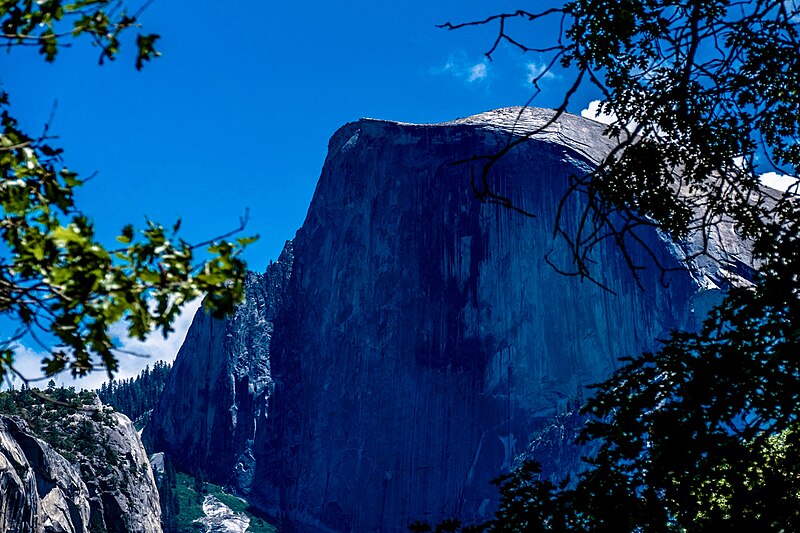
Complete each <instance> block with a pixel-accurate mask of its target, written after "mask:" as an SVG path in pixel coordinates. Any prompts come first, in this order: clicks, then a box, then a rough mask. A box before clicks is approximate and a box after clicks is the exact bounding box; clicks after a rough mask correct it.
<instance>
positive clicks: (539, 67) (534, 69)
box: [525, 61, 556, 85]
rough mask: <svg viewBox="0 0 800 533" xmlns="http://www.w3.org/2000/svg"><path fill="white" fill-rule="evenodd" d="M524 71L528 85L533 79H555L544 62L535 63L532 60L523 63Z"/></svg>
mask: <svg viewBox="0 0 800 533" xmlns="http://www.w3.org/2000/svg"><path fill="white" fill-rule="evenodd" d="M525 72H526V76H525V79H526V80H527V82H528V85H530V84H532V83H533V82H534V81H537V80H538V81H543V80H554V79H556V75H555V74H553V73H552V72H551V71H550V70H548V69H547V65H545V64H544V63H537V62H535V61H532V62H530V63H527V64H526V65H525Z"/></svg>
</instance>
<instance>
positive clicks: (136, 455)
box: [0, 403, 161, 533]
mask: <svg viewBox="0 0 800 533" xmlns="http://www.w3.org/2000/svg"><path fill="white" fill-rule="evenodd" d="M97 409H101V410H102V409H103V407H102V406H101V405H100V404H99V403H98V404H96V405H95V406H93V407H92V411H91V412H89V411H87V412H79V413H73V414H72V415H69V416H68V417H67V418H66V419H65V420H62V421H60V422H59V423H57V424H55V425H54V427H53V432H54V433H61V432H62V431H63V430H64V428H65V427H67V426H70V427H72V433H77V434H84V435H86V436H87V437H88V436H89V433H91V438H92V439H93V441H95V442H96V443H98V444H99V445H100V446H102V447H103V450H104V452H105V453H104V454H103V455H102V456H100V455H99V454H95V453H94V452H93V453H92V454H91V455H83V454H82V453H81V452H79V451H77V450H75V449H73V450H72V453H71V455H70V457H71V459H72V460H67V459H66V458H65V457H64V455H62V454H61V453H59V452H58V451H57V450H56V449H55V448H54V447H52V446H50V445H49V444H47V443H46V442H44V441H43V440H42V439H40V438H38V437H36V436H35V435H34V432H33V431H32V430H31V428H29V427H28V425H27V424H26V423H25V422H24V421H23V420H22V419H21V418H19V417H16V416H13V417H6V416H0V496H2V497H0V530H1V531H13V532H15V533H88V532H89V531H107V532H109V533H160V532H161V507H160V505H159V501H158V490H157V488H156V485H155V480H154V478H153V474H152V471H151V469H150V465H149V463H148V460H147V455H146V454H145V451H144V447H143V446H142V442H141V440H140V439H139V435H138V434H137V432H136V430H135V428H134V427H133V424H131V422H130V420H128V419H127V418H126V417H125V416H124V415H121V414H119V413H111V412H109V413H106V414H105V415H104V416H106V417H108V418H106V419H104V421H103V422H99V421H97V420H95V419H93V418H92V415H91V413H93V412H97V411H96V410H97ZM95 418H98V417H97V416H95ZM67 431H69V430H67ZM81 432H83V433H81ZM64 435H66V433H64ZM60 442H63V439H62V440H61V441H60ZM112 457H113V459H112ZM101 461H102V464H101Z"/></svg>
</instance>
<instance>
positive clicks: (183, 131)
mask: <svg viewBox="0 0 800 533" xmlns="http://www.w3.org/2000/svg"><path fill="white" fill-rule="evenodd" d="M130 5H133V6H136V5H137V4H136V3H131V4H130ZM399 6H401V7H399ZM537 6H539V7H542V8H544V7H547V2H539V3H538V4H537ZM516 7H517V6H516V5H512V4H511V3H510V2H507V1H497V2H485V1H478V0H458V1H456V0H439V1H436V2H431V1H421V0H407V1H406V2H403V3H402V4H398V3H388V2H368V1H364V0H354V1H350V2H318V1H316V0H313V1H306V2H303V3H300V4H293V3H289V2H264V1H254V0H243V1H239V2H234V3H230V2H218V1H209V0H194V1H191V2H187V1H175V0H155V1H154V2H153V3H152V4H151V5H150V7H149V8H148V9H147V10H146V11H145V12H144V14H143V15H142V17H141V19H140V20H141V22H142V24H143V26H144V30H145V31H146V32H154V33H158V34H160V35H161V39H160V40H159V41H158V43H157V47H158V49H159V50H160V51H161V52H162V57H160V58H158V59H156V60H154V61H152V62H151V63H148V64H147V65H146V66H145V68H144V70H143V71H142V72H137V71H136V70H135V69H134V68H133V64H134V55H133V48H134V47H133V43H132V42H131V41H123V48H122V52H121V54H120V57H119V58H118V59H117V60H116V61H114V62H111V63H108V62H107V63H106V64H105V65H104V66H102V67H101V66H99V65H98V61H97V59H98V56H99V52H98V50H97V49H95V48H92V47H91V46H88V45H87V44H86V43H76V44H75V45H74V46H73V47H71V48H69V49H64V50H62V51H61V52H60V53H59V56H58V57H57V59H56V61H55V62H54V63H52V64H47V63H45V62H44V61H43V60H42V59H41V58H40V57H39V56H38V54H36V53H35V50H33V49H13V50H11V51H10V52H9V53H6V52H5V50H3V51H2V52H0V83H2V87H3V89H4V90H5V91H7V92H8V93H9V96H10V99H11V105H12V110H13V113H15V116H16V117H17V118H18V119H19V120H20V123H21V125H22V127H23V128H25V129H26V130H27V131H30V132H36V131H40V130H41V128H42V127H43V125H44V124H45V123H46V122H47V121H48V117H49V116H50V115H51V112H52V111H53V109H54V105H56V107H55V114H54V120H53V123H52V127H51V130H50V131H51V133H52V134H55V135H57V136H58V139H56V140H54V141H53V144H55V145H58V146H61V147H62V148H64V149H65V161H66V162H67V165H68V166H69V167H70V169H71V170H73V171H77V172H79V174H80V175H82V176H84V177H85V176H89V175H92V174H95V173H96V175H95V176H94V177H93V178H92V179H91V180H90V181H89V182H88V183H87V184H86V185H85V186H83V187H82V188H81V190H80V191H79V193H78V195H77V202H78V204H79V205H80V206H81V208H82V209H83V210H84V211H85V212H86V213H87V214H88V215H90V216H91V218H92V219H93V220H94V222H95V224H96V228H97V230H98V234H99V236H100V237H101V238H102V239H105V240H106V241H107V242H111V240H112V239H113V237H114V236H115V235H117V234H118V232H119V230H120V228H121V227H122V226H123V225H125V224H127V223H133V224H134V225H135V226H142V225H143V223H144V221H145V217H148V218H150V219H152V220H155V221H158V222H161V223H163V224H172V223H173V222H174V221H175V220H176V219H178V218H180V219H181V220H182V234H183V237H184V238H186V239H187V240H189V241H201V240H206V239H207V238H209V237H214V236H216V235H219V234H221V233H224V232H226V231H228V230H230V229H233V228H235V227H237V226H238V224H239V220H240V217H242V216H243V215H244V214H245V213H246V212H248V213H249V218H248V223H247V227H246V229H245V230H244V232H243V234H244V235H250V234H259V235H260V240H259V241H258V242H257V243H255V244H254V245H251V247H250V248H249V249H248V250H247V251H246V254H245V259H246V260H247V261H248V263H249V265H250V268H251V269H253V270H256V271H263V270H264V269H265V268H266V266H267V264H268V263H269V261H270V260H274V259H276V258H277V257H278V254H279V253H280V250H281V248H282V247H283V244H284V242H285V241H286V240H287V239H291V238H293V236H294V233H295V231H296V230H297V229H298V228H299V227H300V226H301V224H302V223H303V219H304V218H305V215H306V210H307V208H308V205H309V203H310V201H311V197H312V194H313V192H314V187H315V185H316V181H317V178H318V176H319V173H320V170H321V168H322V164H323V161H324V158H325V155H326V150H327V142H328V139H329V138H330V137H331V135H332V134H333V133H334V132H335V131H336V130H337V129H338V128H339V127H340V126H342V125H343V124H345V123H347V122H350V121H354V120H358V119H359V118H361V117H372V118H381V119H390V120H398V121H403V122H441V121H447V120H452V119H455V118H459V117H465V116H469V115H472V114H476V113H480V112H483V111H487V110H490V109H494V108H498V107H503V106H513V105H524V104H525V103H526V102H527V101H528V99H529V98H530V96H531V94H532V91H533V88H532V85H531V76H532V75H535V74H537V73H538V72H540V71H541V69H542V68H543V67H544V64H545V61H546V60H547V58H546V57H545V56H542V55H540V54H522V53H521V52H519V51H517V50H514V49H511V48H510V47H501V48H500V49H499V50H498V51H497V52H496V54H495V55H494V60H493V61H491V62H490V61H488V60H487V59H486V57H485V56H484V52H485V51H486V50H488V49H489V48H490V47H491V44H492V41H493V39H494V36H495V34H494V31H495V30H494V28H488V27H487V28H467V29H462V30H458V31H447V30H444V29H439V28H437V27H436V25H437V24H442V23H444V22H447V21H453V22H458V21H467V20H475V19H480V18H483V17H485V16H487V15H489V14H492V13H495V12H498V11H500V10H503V9H515V8H516ZM555 27H556V25H555V24H544V25H541V26H539V27H538V28H537V29H536V31H533V32H531V31H528V32H527V33H526V34H524V35H525V38H526V39H528V41H527V42H528V43H530V44H537V43H539V44H541V43H545V42H549V40H550V39H551V38H552V37H553V34H552V32H553V31H554V30H555ZM570 81H571V80H570V79H569V74H568V73H567V72H559V71H556V72H555V73H554V74H553V75H548V76H547V77H546V78H544V79H543V80H542V81H541V82H540V85H541V88H542V92H541V94H540V95H539V96H538V97H537V99H536V100H535V101H534V102H533V105H537V106H540V107H554V106H556V105H558V104H559V103H560V102H561V99H562V98H563V94H564V91H565V87H566V86H567V85H568V83H569V82H570ZM598 97H599V95H598V94H594V93H592V92H591V91H588V90H585V91H579V92H578V93H576V95H575V96H574V98H573V100H572V104H571V105H570V107H569V110H570V111H572V112H574V113H580V112H581V111H582V110H585V109H586V108H587V107H588V106H589V104H590V102H591V101H593V100H596V99H597V98H598ZM196 308H197V302H195V303H193V304H192V305H191V306H187V310H186V312H185V313H184V315H183V316H182V318H181V319H180V321H179V324H178V325H177V327H176V332H175V333H174V334H173V335H172V336H171V337H170V338H169V339H166V340H165V339H163V338H161V336H160V335H153V336H151V338H149V339H148V341H147V342H146V343H144V344H141V343H140V344H137V345H136V348H137V349H138V350H139V351H140V352H142V353H147V354H150V355H151V358H150V359H143V358H127V359H124V360H122V371H121V372H120V374H119V376H118V377H119V378H127V377H131V376H134V375H135V374H136V373H138V371H139V370H140V369H141V368H143V367H144V366H145V364H152V362H153V361H154V360H156V359H162V360H168V361H170V360H172V359H173V358H174V356H175V353H176V351H177V348H178V347H179V346H180V344H181V342H182V340H183V337H184V335H185V332H186V328H187V327H188V324H189V323H190V321H191V316H192V315H193V313H194V311H195V310H196ZM118 331H119V342H120V344H121V345H122V346H124V347H126V348H130V347H131V346H132V344H131V342H132V341H130V340H129V339H126V338H125V336H124V331H122V329H121V328H118ZM18 354H19V361H21V366H22V367H23V368H24V369H27V371H28V372H30V373H35V372H36V371H37V369H38V366H39V362H38V361H39V359H41V354H39V353H38V352H37V350H35V349H32V348H31V347H30V346H28V345H22V346H20V347H19V350H18ZM103 379H105V375H104V374H102V373H98V374H96V375H94V376H92V377H91V378H90V379H89V380H84V381H82V382H79V383H75V384H76V385H77V386H78V387H87V388H88V387H94V386H97V385H98V384H99V383H100V382H102V380H103ZM62 381H64V382H66V383H67V384H73V383H72V380H71V378H67V379H66V380H63V379H62Z"/></svg>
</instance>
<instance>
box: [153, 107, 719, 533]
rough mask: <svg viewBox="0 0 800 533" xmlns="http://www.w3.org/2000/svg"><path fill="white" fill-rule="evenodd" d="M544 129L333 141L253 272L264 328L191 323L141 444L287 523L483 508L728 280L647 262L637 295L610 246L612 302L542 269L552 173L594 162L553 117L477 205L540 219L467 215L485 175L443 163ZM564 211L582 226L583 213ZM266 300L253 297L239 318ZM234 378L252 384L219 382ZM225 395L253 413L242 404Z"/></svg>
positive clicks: (552, 244)
mask: <svg viewBox="0 0 800 533" xmlns="http://www.w3.org/2000/svg"><path fill="white" fill-rule="evenodd" d="M551 117H552V111H546V110H536V109H529V110H525V111H524V112H522V113H520V111H519V109H506V110H498V111H495V112H491V113H486V114H483V115H478V116H475V117H470V118H468V119H463V120H460V121H455V122H451V123H446V124H434V125H411V124H400V123H395V122H386V121H378V120H369V119H363V120H361V121H358V122H355V123H351V124H348V125H346V126H344V127H342V128H341V129H340V130H339V131H337V132H336V133H335V134H334V136H333V137H332V139H331V141H330V145H329V153H328V157H327V160H326V162H325V165H324V168H323V170H322V175H321V177H320V181H319V184H318V186H317V190H316V192H315V194H314V199H313V201H312V204H311V206H310V208H309V212H308V216H307V218H306V220H305V223H304V224H303V226H302V228H301V229H300V230H299V231H298V233H297V236H296V238H295V239H294V241H293V250H294V257H293V261H292V260H291V259H290V258H288V257H285V256H286V255H287V254H284V255H283V256H282V258H281V260H279V261H278V263H276V264H275V265H272V266H271V267H270V269H272V270H270V269H268V271H267V273H266V274H265V276H266V277H267V278H268V279H273V278H275V277H277V278H278V279H279V280H280V283H277V282H271V284H270V287H274V288H275V289H276V290H275V291H274V292H273V293H271V294H270V295H269V298H271V299H267V298H264V299H263V301H264V304H263V311H259V312H260V313H261V314H258V313H255V314H252V315H251V314H248V316H254V317H255V316H258V317H259V318H258V320H251V321H249V322H243V321H242V319H241V318H240V317H239V316H238V315H237V317H236V318H234V319H233V321H232V322H229V323H226V324H222V323H219V322H213V321H210V320H209V319H208V318H207V317H205V316H204V315H202V314H199V315H198V317H197V318H196V320H195V324H194V325H193V326H192V329H191V330H190V333H189V337H188V338H187V341H186V344H185V345H184V347H183V349H182V350H181V354H180V355H179V359H178V361H177V362H176V365H175V370H174V372H173V376H172V378H171V381H170V384H168V386H167V388H168V389H170V390H169V392H167V393H165V395H164V396H163V397H162V400H161V402H160V405H159V409H158V412H157V414H156V415H154V417H153V420H154V424H156V425H157V426H156V427H154V426H153V425H151V430H152V432H153V435H155V436H157V437H158V438H156V439H154V442H155V443H156V446H157V447H160V448H162V449H165V450H167V451H169V452H172V453H173V454H175V455H176V456H177V455H179V454H180V453H184V454H185V458H186V459H187V463H190V464H191V467H193V468H199V469H203V470H205V471H206V472H209V473H211V474H212V475H214V476H216V478H217V479H221V478H224V480H230V479H235V476H233V475H232V474H233V473H234V472H238V471H239V470H241V467H240V466H239V465H242V464H244V463H245V462H244V461H241V460H238V459H237V457H240V456H242V455H244V456H246V457H247V458H248V460H250V462H249V463H247V464H248V467H247V468H249V469H250V470H248V472H251V473H253V474H254V476H255V477H254V478H252V477H249V476H244V477H241V479H243V481H241V482H240V486H241V487H242V488H243V489H245V490H247V491H250V493H251V495H252V497H253V500H254V501H255V502H256V503H258V504H259V505H260V506H262V507H263V508H264V509H266V510H269V511H271V512H273V513H275V514H276V515H279V516H281V517H282V518H283V520H284V527H285V528H292V527H294V528H296V529H299V530H303V531H359V532H361V531H383V532H386V531H405V530H406V526H407V525H408V524H409V523H411V522H413V521H414V520H418V519H423V520H429V521H436V520H438V519H441V518H443V517H452V516H457V517H459V518H462V519H464V520H467V521H469V520H477V519H480V518H483V517H486V516H488V515H490V514H491V513H492V512H493V505H494V503H495V500H494V498H495V497H496V489H495V488H494V487H493V486H491V485H490V483H489V482H490V480H491V479H493V478H495V477H496V476H497V475H499V474H500V473H502V472H504V471H507V470H508V469H509V468H511V467H512V466H513V465H514V464H515V458H516V456H517V455H518V454H520V453H521V452H523V451H525V450H526V448H527V446H528V443H529V441H530V440H531V436H532V435H534V434H535V433H536V432H537V431H539V430H541V429H543V428H545V427H546V425H547V421H548V420H550V419H551V418H552V417H553V415H554V414H555V413H556V412H557V411H561V410H563V409H564V408H565V406H566V405H567V403H568V402H569V400H570V398H571V397H572V398H574V397H575V395H576V394H579V391H580V390H581V388H582V387H583V386H585V385H587V384H590V383H595V382H598V381H599V380H601V379H603V378H604V377H606V376H608V375H609V374H610V373H611V372H612V371H613V369H614V368H615V366H616V360H617V358H618V357H620V356H624V355H635V354H637V353H641V351H642V350H644V349H647V348H650V347H652V346H653V343H654V339H656V338H658V337H659V336H664V335H665V334H666V333H667V332H668V331H669V330H670V329H672V328H675V327H692V326H693V324H694V323H695V321H696V318H695V317H694V316H693V313H692V309H693V306H695V304H697V305H700V304H701V303H702V301H701V300H702V299H703V298H705V296H702V293H703V291H704V290H705V289H707V288H710V286H709V285H708V284H705V285H704V284H703V283H702V280H705V279H712V278H713V279H722V278H724V276H723V275H722V274H721V273H720V272H718V271H716V270H714V269H716V268H717V267H716V266H715V265H712V264H708V265H705V264H704V265H702V268H703V269H704V270H703V272H687V271H685V270H682V271H681V270H677V271H675V272H671V273H669V275H668V276H666V278H662V276H661V273H660V272H659V271H657V270H656V269H649V270H645V271H643V272H641V273H640V283H641V285H642V287H643V288H641V289H640V288H639V287H638V286H637V285H636V283H635V281H634V279H633V278H632V276H631V273H630V270H629V269H628V267H627V265H626V263H625V261H624V259H623V257H622V254H621V253H620V252H619V249H618V248H616V246H615V245H614V244H613V243H611V242H608V243H606V244H605V245H603V246H600V247H598V248H597V250H596V254H595V256H594V257H593V259H594V260H595V261H596V262H597V263H596V265H597V266H596V270H595V272H596V273H597V275H598V277H599V278H600V281H601V282H602V283H603V284H604V285H605V286H606V287H608V288H609V289H610V291H607V290H603V289H601V288H599V287H598V286H597V285H594V284H591V283H580V282H579V281H578V280H576V279H575V278H570V277H565V276H563V275H560V274H558V273H557V272H556V271H555V270H554V269H553V268H552V267H551V266H550V265H548V264H547V263H546V261H545V260H544V257H545V255H546V254H549V257H550V258H551V260H552V261H553V262H555V263H557V264H558V262H559V261H565V258H566V257H567V256H566V252H565V250H564V249H563V248H562V247H561V246H560V245H559V243H558V242H557V241H555V240H554V238H553V232H552V227H553V221H554V220H555V217H556V212H557V209H558V206H559V201H560V200H561V199H562V197H563V196H564V194H565V193H566V191H567V187H568V184H569V178H570V176H571V175H574V174H579V175H580V174H583V173H585V172H586V171H587V170H588V169H590V168H591V167H592V165H593V164H595V163H596V162H597V161H598V160H599V159H600V158H601V157H602V156H603V155H604V154H605V153H606V152H607V150H608V149H609V145H608V144H607V141H606V140H604V139H603V138H602V137H601V133H602V131H603V126H602V125H600V124H598V123H595V122H593V121H590V120H587V119H582V118H579V117H575V116H571V115H565V116H563V117H561V118H560V119H559V120H558V121H557V122H556V123H555V124H552V125H550V126H548V127H546V128H544V129H543V130H541V131H539V132H538V133H535V134H533V135H531V137H530V139H528V140H527V141H526V142H523V143H520V144H518V145H517V146H516V147H515V148H513V149H512V150H510V151H509V153H508V154H506V155H505V156H504V157H503V158H502V159H500V160H499V162H498V163H497V164H496V165H495V166H494V167H493V169H492V171H491V173H490V174H489V176H488V179H489V180H490V181H491V183H492V187H493V190H495V191H497V192H499V193H500V194H503V195H504V196H507V197H509V198H511V199H512V201H513V203H514V204H515V205H516V206H518V207H520V208H522V209H524V210H526V211H529V212H533V213H535V214H536V216H537V218H529V217H525V216H522V215H520V214H519V213H516V212H514V211H512V210H509V209H505V208H502V207H498V206H495V205H489V204H481V203H479V202H478V201H477V200H476V199H475V195H474V193H473V191H472V189H471V185H470V175H471V173H477V174H473V175H478V176H480V172H481V170H482V168H483V162H480V161H476V162H475V163H473V164H472V166H470V164H453V163H454V162H455V161H460V160H466V159H469V158H472V157H474V156H476V155H483V154H492V153H495V152H497V151H498V150H499V149H501V148H503V147H505V146H506V145H507V144H508V142H509V141H510V140H513V139H514V138H515V136H516V135H518V132H520V131H523V132H527V131H532V130H535V129H538V128H541V127H542V126H544V125H545V124H546V123H547V122H548V120H549V119H550V118H551ZM564 209H565V213H566V216H565V217H564V219H565V220H566V221H567V225H569V224H578V223H579V217H578V213H580V199H579V198H573V199H572V200H570V201H568V202H567V203H566V204H565V207H564ZM642 238H643V241H644V242H645V244H646V245H647V246H648V248H649V249H650V250H651V251H652V252H653V253H654V254H655V255H656V256H657V257H658V259H659V261H660V262H661V264H663V265H665V266H667V267H677V266H679V262H678V260H679V259H680V258H681V257H682V254H683V253H687V252H686V250H685V249H682V248H680V247H675V246H670V245H667V244H666V243H665V242H664V240H663V239H662V238H661V237H659V235H657V234H656V233H655V232H651V233H645V234H643V235H642ZM631 253H632V254H634V260H637V261H638V260H641V261H642V262H644V261H645V259H646V254H647V252H646V251H645V250H644V249H637V248H635V247H634V248H632V249H631ZM282 261H286V265H283V264H282ZM289 263H291V268H289V266H288V265H289ZM276 265H280V266H276ZM276 269H277V270H278V271H279V272H280V275H278V276H276V275H275V272H276ZM271 272H272V274H271ZM290 273H291V276H289V274H290ZM253 279H254V280H255V279H264V278H257V277H255V278H253ZM279 285H280V287H279ZM262 290H263V287H261V286H258V287H255V288H251V290H250V292H249V296H248V301H247V303H246V304H245V307H244V308H245V309H252V308H253V303H252V302H254V301H256V299H258V298H263V297H262V296H259V295H260V294H262V292H261V291H262ZM698 295H701V296H702V297H701V298H699V299H698ZM698 302H700V303H698ZM258 309H259V310H260V309H262V308H261V307H259V308H258ZM248 313H250V311H248ZM262 317H263V319H262ZM237 320H238V321H239V322H237ZM237 323H238V324H239V325H240V326H241V325H243V324H245V323H247V324H248V326H247V327H248V328H249V327H251V326H250V324H255V323H260V324H261V326H259V327H260V328H261V329H259V330H258V331H257V332H250V331H249V330H248V332H247V333H244V332H242V331H241V329H240V327H237V326H236V324H237ZM222 332H225V333H222ZM242 335H251V336H256V335H262V336H266V337H270V336H271V339H266V340H267V342H266V343H262V345H265V344H267V343H269V347H268V349H266V350H262V351H261V354H262V355H261V356H258V357H257V356H256V354H255V353H253V352H252V350H250V349H249V347H248V345H247V343H241V342H233V341H231V339H235V338H239V337H241V336H242ZM262 338H264V337H262ZM226 339H227V344H226ZM265 356H268V358H269V359H268V360H266V359H265ZM254 367H257V368H259V369H261V370H259V371H257V372H254V371H253V370H252V369H253V368H254ZM267 368H269V370H268V371H267V370H266V369H267ZM242 369H247V371H246V372H244V373H242ZM265 372H267V373H265ZM245 374H246V375H248V376H258V377H257V378H256V381H254V380H253V378H249V380H248V381H247V383H248V387H243V386H242V385H237V383H239V382H240V379H241V378H240V377H239V376H240V375H245ZM267 374H269V378H268V379H267V377H266V376H267ZM258 379H260V380H261V381H258ZM254 383H260V384H262V385H261V388H260V389H259V386H258V385H254ZM240 390H241V391H247V398H253V399H254V400H253V401H251V400H250V399H248V400H247V401H245V402H244V403H245V404H246V405H247V406H248V408H247V409H243V408H242V407H241V404H240V403H237V402H240V401H241V400H240V398H241V397H242V396H241V395H242V394H243V393H242V392H239V391H240ZM267 400H268V402H267ZM245 413H246V415H245ZM245 416H247V420H244V419H245ZM159 420H161V421H159ZM245 424H246V426H245ZM240 427H246V431H243V432H240V430H239V428H240ZM214 439H218V440H217V441H216V442H218V444H214V445H212V444H211V443H212V440H214ZM181 450H182V451H181ZM555 456H556V457H557V454H555ZM183 466H184V467H187V466H188V464H184V465H183ZM253 479H255V482H253Z"/></svg>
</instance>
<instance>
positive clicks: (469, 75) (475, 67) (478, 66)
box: [430, 51, 489, 83]
mask: <svg viewBox="0 0 800 533" xmlns="http://www.w3.org/2000/svg"><path fill="white" fill-rule="evenodd" d="M430 73H431V74H450V75H451V76H454V77H455V78H458V79H460V80H463V81H464V82H465V83H475V82H480V81H483V80H486V79H487V78H488V76H489V62H488V60H487V59H484V60H482V61H479V62H477V63H475V62H473V61H471V60H469V59H468V58H467V55H466V54H465V53H464V52H461V51H458V52H453V53H452V54H450V56H449V57H448V58H447V62H446V63H445V64H444V66H442V67H436V68H432V69H430Z"/></svg>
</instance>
